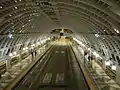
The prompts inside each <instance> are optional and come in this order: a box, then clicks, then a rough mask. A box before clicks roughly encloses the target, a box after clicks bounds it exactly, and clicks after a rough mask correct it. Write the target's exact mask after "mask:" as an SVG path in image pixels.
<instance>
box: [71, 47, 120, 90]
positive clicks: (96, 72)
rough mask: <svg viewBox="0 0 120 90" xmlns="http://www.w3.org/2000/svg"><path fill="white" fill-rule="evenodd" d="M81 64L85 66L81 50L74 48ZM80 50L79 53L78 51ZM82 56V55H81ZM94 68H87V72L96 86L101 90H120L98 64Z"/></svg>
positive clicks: (95, 63)
mask: <svg viewBox="0 0 120 90" xmlns="http://www.w3.org/2000/svg"><path fill="white" fill-rule="evenodd" d="M73 49H74V51H75V53H76V56H77V58H78V59H79V62H80V63H81V64H82V65H83V59H84V58H83V55H82V54H81V53H80V50H79V49H77V48H75V47H73ZM78 50H79V51H78ZM80 54H81V55H80ZM92 64H93V65H94V68H91V67H90V66H86V68H87V72H89V75H91V77H92V79H93V81H94V82H95V85H96V86H97V87H98V89H99V90H120V86H119V85H118V84H117V83H116V82H115V80H113V79H111V78H110V77H109V76H108V75H107V74H106V73H105V71H104V70H103V68H102V67H101V66H100V65H99V64H98V63H97V62H93V63H92Z"/></svg>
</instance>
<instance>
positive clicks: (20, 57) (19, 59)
mask: <svg viewBox="0 0 120 90" xmlns="http://www.w3.org/2000/svg"><path fill="white" fill-rule="evenodd" d="M21 56H22V53H21V51H20V54H19V62H20V61H21V60H22V58H21Z"/></svg>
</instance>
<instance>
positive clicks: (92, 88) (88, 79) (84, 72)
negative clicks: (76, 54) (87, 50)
mask: <svg viewBox="0 0 120 90" xmlns="http://www.w3.org/2000/svg"><path fill="white" fill-rule="evenodd" d="M80 67H81V69H82V71H83V74H84V76H85V79H86V81H87V83H88V85H89V88H90V90H96V88H95V85H93V83H92V81H91V80H90V77H89V76H88V74H87V73H86V70H85V69H84V68H83V66H82V65H81V64H80Z"/></svg>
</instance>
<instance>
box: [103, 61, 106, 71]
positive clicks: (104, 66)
mask: <svg viewBox="0 0 120 90" xmlns="http://www.w3.org/2000/svg"><path fill="white" fill-rule="evenodd" d="M102 63H103V68H104V70H105V69H106V65H105V59H103V60H102Z"/></svg>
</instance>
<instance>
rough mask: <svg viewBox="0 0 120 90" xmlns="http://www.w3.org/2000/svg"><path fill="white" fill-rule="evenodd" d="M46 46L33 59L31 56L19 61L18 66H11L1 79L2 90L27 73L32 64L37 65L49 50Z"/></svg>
mask: <svg viewBox="0 0 120 90" xmlns="http://www.w3.org/2000/svg"><path fill="white" fill-rule="evenodd" d="M47 49H48V48H45V45H44V46H42V47H40V48H39V49H38V50H37V55H36V56H34V57H33V58H32V55H29V56H28V57H26V58H25V59H23V60H21V61H19V62H18V63H17V64H15V65H13V66H11V68H9V69H8V70H7V71H6V72H5V73H4V74H2V75H1V78H0V90H4V88H5V87H6V86H7V85H9V84H10V83H11V82H14V81H15V80H16V78H17V77H18V76H19V75H20V74H21V73H22V74H23V73H24V72H26V69H27V68H29V67H30V66H31V65H32V63H35V62H36V61H37V60H38V59H39V58H40V57H41V56H42V55H43V54H44V53H45V51H46V50H47Z"/></svg>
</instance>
